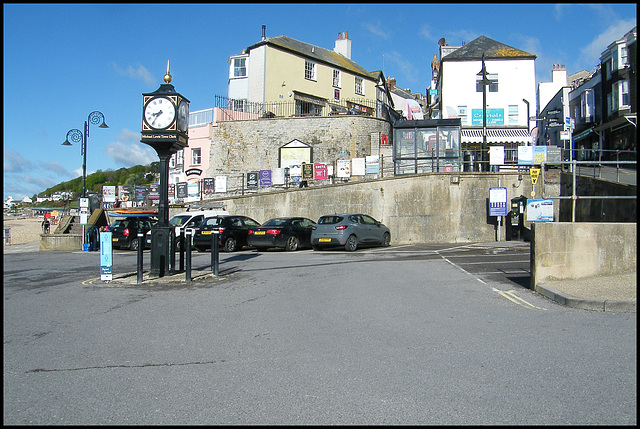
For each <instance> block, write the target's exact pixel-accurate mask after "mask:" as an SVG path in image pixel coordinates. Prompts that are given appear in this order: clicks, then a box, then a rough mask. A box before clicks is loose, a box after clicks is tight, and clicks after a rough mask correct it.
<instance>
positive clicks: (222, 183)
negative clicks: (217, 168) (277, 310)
mask: <svg viewBox="0 0 640 429" xmlns="http://www.w3.org/2000/svg"><path fill="white" fill-rule="evenodd" d="M214 186H215V189H216V192H227V176H216V177H215V181H214Z"/></svg>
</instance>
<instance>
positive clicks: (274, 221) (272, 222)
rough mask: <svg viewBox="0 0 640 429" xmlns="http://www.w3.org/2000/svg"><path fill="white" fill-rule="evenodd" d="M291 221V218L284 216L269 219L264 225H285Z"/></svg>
mask: <svg viewBox="0 0 640 429" xmlns="http://www.w3.org/2000/svg"><path fill="white" fill-rule="evenodd" d="M289 221H290V220H289V219H282V218H276V219H269V220H268V221H266V222H265V223H263V224H262V226H285V225H286V224H287V223H289Z"/></svg>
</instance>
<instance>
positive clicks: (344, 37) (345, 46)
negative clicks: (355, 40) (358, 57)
mask: <svg viewBox="0 0 640 429" xmlns="http://www.w3.org/2000/svg"><path fill="white" fill-rule="evenodd" d="M333 52H336V53H338V54H340V55H342V56H343V57H346V58H347V59H351V39H349V32H348V31H345V32H344V34H343V33H338V40H336V44H335V47H334V48H333Z"/></svg>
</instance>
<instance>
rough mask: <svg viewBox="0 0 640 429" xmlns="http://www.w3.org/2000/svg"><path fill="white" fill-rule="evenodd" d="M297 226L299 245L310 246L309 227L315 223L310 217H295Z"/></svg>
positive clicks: (310, 230)
mask: <svg viewBox="0 0 640 429" xmlns="http://www.w3.org/2000/svg"><path fill="white" fill-rule="evenodd" d="M296 221H297V228H298V234H297V235H298V240H300V246H303V247H311V232H312V231H313V230H312V229H311V228H312V227H313V226H314V225H315V224H316V223H315V222H314V221H312V220H311V219H307V218H301V219H297V220H296Z"/></svg>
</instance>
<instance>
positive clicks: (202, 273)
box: [4, 241, 637, 313]
mask: <svg viewBox="0 0 640 429" xmlns="http://www.w3.org/2000/svg"><path fill="white" fill-rule="evenodd" d="M496 245H497V246H504V242H496ZM39 250H40V243H39V242H38V241H35V242H30V243H23V244H15V245H6V244H5V245H4V253H5V254H11V253H23V252H37V251H39ZM218 274H219V276H218V277H216V276H214V275H213V273H212V272H211V269H210V268H209V269H197V270H196V269H194V270H192V271H191V282H192V283H193V282H202V281H211V280H221V279H222V277H223V275H224V272H223V271H221V272H219V273H218ZM110 283H112V284H125V285H126V284H129V285H137V284H138V276H137V273H136V272H132V273H122V274H116V275H114V276H113V279H112V280H111V282H110ZM186 283H187V278H186V273H185V272H179V273H174V274H169V275H165V276H163V277H155V276H150V275H149V273H148V272H146V273H144V274H143V277H142V283H141V284H142V285H147V286H152V285H171V284H186ZM535 292H536V293H537V294H539V295H542V296H544V297H546V298H548V299H550V300H553V301H555V302H557V303H558V304H561V305H565V306H567V307H573V308H579V309H583V310H592V311H609V312H616V313H636V312H637V311H636V292H637V274H636V272H635V271H633V272H625V273H619V274H613V275H606V276H593V277H583V278H578V279H564V280H549V281H545V282H543V283H541V284H538V285H536V286H535Z"/></svg>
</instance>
